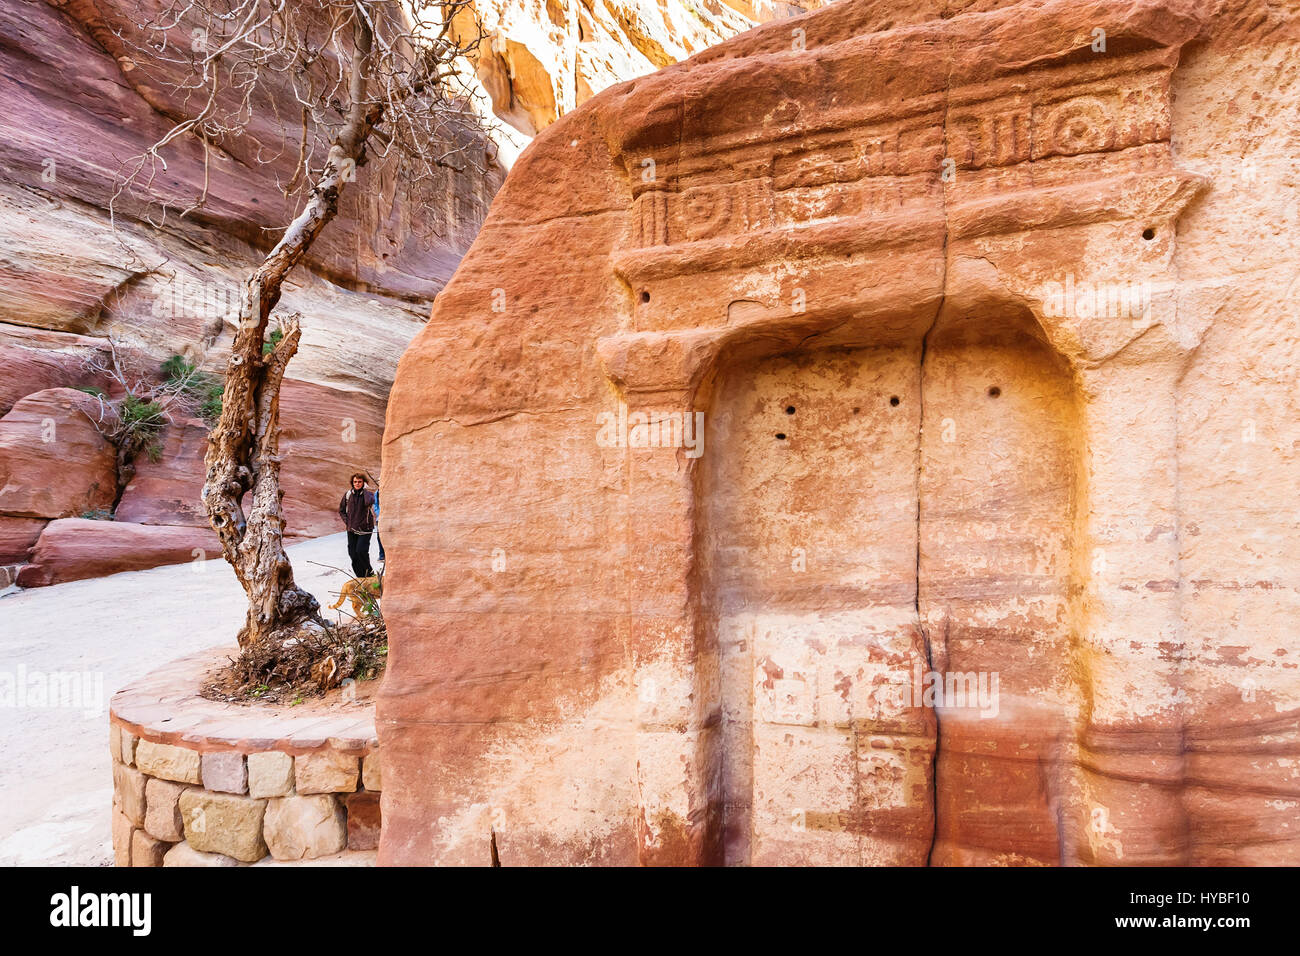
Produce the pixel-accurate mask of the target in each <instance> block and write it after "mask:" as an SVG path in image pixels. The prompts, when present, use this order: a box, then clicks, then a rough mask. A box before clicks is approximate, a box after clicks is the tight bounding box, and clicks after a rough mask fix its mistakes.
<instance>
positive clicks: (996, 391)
mask: <svg viewBox="0 0 1300 956" xmlns="http://www.w3.org/2000/svg"><path fill="white" fill-rule="evenodd" d="M1001 394H1002V389H1000V388H998V387H997V386H996V385H990V386H989V398H997V397H998V396H999V395H1001Z"/></svg>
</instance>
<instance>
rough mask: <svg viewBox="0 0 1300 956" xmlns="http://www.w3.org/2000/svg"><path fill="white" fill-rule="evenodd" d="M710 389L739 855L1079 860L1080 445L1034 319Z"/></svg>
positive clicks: (707, 546) (731, 786) (715, 628)
mask: <svg viewBox="0 0 1300 956" xmlns="http://www.w3.org/2000/svg"><path fill="white" fill-rule="evenodd" d="M712 396H713V397H712V403H711V414H710V415H709V418H708V432H707V437H708V446H707V447H708V449H709V450H708V453H707V454H706V455H705V456H704V458H703V470H702V472H701V474H700V479H699V480H700V486H699V487H700V491H701V496H702V500H703V514H702V519H701V525H700V529H701V533H702V539H703V540H702V547H701V548H700V554H701V559H702V566H701V568H702V581H703V582H704V585H703V587H702V589H701V595H702V602H703V604H704V621H705V627H706V629H707V636H708V644H709V646H710V647H711V648H712V649H713V651H714V652H715V653H716V660H717V661H718V672H719V675H718V676H719V680H718V682H717V686H718V688H719V689H718V694H719V696H720V700H718V701H717V707H718V710H719V712H720V714H721V724H720V731H719V733H718V734H717V738H716V739H717V745H716V747H715V748H714V750H713V752H712V753H711V756H710V760H711V763H712V765H713V771H714V774H715V776H716V779H717V780H718V781H719V783H718V791H719V792H718V793H717V794H716V797H715V806H716V808H717V814H718V815H719V816H720V817H721V819H720V820H719V821H718V822H719V823H720V825H721V828H722V836H723V841H722V842H723V845H724V851H723V852H724V858H725V860H726V862H728V863H740V864H744V863H752V864H756V865H761V864H767V863H803V864H831V863H858V864H882V865H883V864H903V865H907V864H911V865H915V864H924V863H927V862H930V863H967V864H972V863H974V864H978V863H992V862H1008V863H1012V862H1019V863H1024V862H1034V861H1038V862H1055V861H1057V860H1058V859H1059V858H1060V855H1061V849H1060V848H1061V837H1060V831H1061V822H1060V815H1061V799H1062V796H1063V794H1062V790H1063V788H1064V786H1065V785H1064V783H1063V777H1062V775H1063V774H1066V773H1068V769H1069V768H1068V767H1067V766H1066V763H1067V759H1066V757H1065V752H1064V751H1063V749H1062V748H1063V747H1064V746H1066V745H1067V744H1068V741H1069V740H1071V739H1072V737H1071V735H1070V733H1069V732H1068V727H1069V726H1070V725H1071V723H1072V720H1071V717H1072V716H1073V715H1074V714H1075V713H1076V711H1075V710H1072V708H1077V706H1078V693H1077V691H1076V687H1077V685H1078V682H1077V680H1076V679H1075V676H1074V671H1073V667H1072V656H1073V653H1074V645H1073V640H1072V637H1073V634H1074V633H1075V623H1076V622H1075V618H1076V616H1077V612H1076V609H1075V608H1073V607H1072V605H1071V595H1072V593H1077V590H1075V591H1072V581H1073V580H1074V575H1076V574H1077V573H1078V572H1077V569H1076V564H1077V556H1076V555H1074V554H1073V553H1072V550H1073V549H1072V540H1073V539H1074V537H1075V521H1076V515H1077V514H1079V513H1080V511H1081V504H1080V496H1081V493H1082V483H1081V481H1080V479H1079V474H1080V460H1081V455H1080V453H1079V449H1078V448H1076V447H1075V443H1076V441H1077V438H1076V436H1078V435H1080V434H1081V430H1080V428H1079V422H1078V415H1079V410H1078V401H1077V396H1076V389H1075V385H1074V383H1073V379H1072V376H1071V374H1070V372H1069V369H1068V368H1067V366H1066V365H1065V363H1064V362H1063V361H1061V360H1060V358H1059V357H1058V356H1057V354H1056V353H1055V352H1054V351H1053V350H1052V349H1051V348H1050V347H1049V346H1048V345H1047V344H1046V342H1045V341H1044V340H1043V337H1042V333H1041V331H1040V330H1039V328H1038V326H1037V324H1036V323H1035V322H1034V321H1033V319H1032V317H1030V316H1029V315H1027V314H1021V313H1018V312H1016V311H1015V310H1014V309H1007V308H1002V309H991V310H987V311H986V312H984V313H980V314H972V313H969V312H963V313H961V314H956V313H955V312H953V313H952V314H949V310H945V314H944V315H943V316H942V317H941V318H940V320H939V321H938V322H937V323H936V324H935V326H934V327H933V328H932V329H930V330H929V332H928V334H927V335H926V336H925V337H924V338H923V339H916V340H913V341H904V342H892V343H882V344H879V345H876V346H873V347H866V348H852V349H826V350H821V351H811V352H798V353H793V354H782V355H776V356H769V357H764V358H760V359H748V360H744V361H741V362H738V363H733V364H730V365H724V366H723V367H722V368H721V369H720V371H719V372H718V375H717V378H716V381H715V386H714V388H713V389H712ZM931 673H938V674H940V675H942V676H941V677H940V678H939V682H938V683H936V681H935V679H934V678H933V677H930V676H929V675H930V674H931ZM927 686H928V687H930V688H931V695H932V696H931V698H930V699H929V700H927V699H926V688H927ZM940 691H941V693H940Z"/></svg>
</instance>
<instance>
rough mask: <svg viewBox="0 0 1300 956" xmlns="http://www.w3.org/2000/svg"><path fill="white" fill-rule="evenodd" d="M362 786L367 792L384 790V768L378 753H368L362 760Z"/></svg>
mask: <svg viewBox="0 0 1300 956" xmlns="http://www.w3.org/2000/svg"><path fill="white" fill-rule="evenodd" d="M361 785H362V786H364V787H365V788H366V789H367V790H383V789H384V766H383V764H382V763H381V762H380V759H379V754H378V752H374V753H368V754H366V755H365V757H363V758H362V760H361Z"/></svg>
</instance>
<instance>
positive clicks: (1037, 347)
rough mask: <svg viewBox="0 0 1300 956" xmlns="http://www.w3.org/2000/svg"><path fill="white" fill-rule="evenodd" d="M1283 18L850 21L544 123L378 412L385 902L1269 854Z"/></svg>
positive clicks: (1282, 464)
mask: <svg viewBox="0 0 1300 956" xmlns="http://www.w3.org/2000/svg"><path fill="white" fill-rule="evenodd" d="M1292 6H1293V5H1292ZM1297 24H1300V19H1297V17H1296V16H1295V10H1294V9H1284V7H1283V6H1277V5H1274V4H1270V3H1265V2H1261V0H1233V2H1228V3H1216V2H1198V0H1139V2H1130V0H1124V2H1109V0H1101V2H1088V3H1076V2H1072V0H1071V2H1066V0H1026V2H1021V3H1005V2H997V0H984V2H979V0H977V2H974V3H956V4H953V3H937V2H930V0H918V2H915V3H903V4H896V3H891V4H886V3H878V2H874V0H844V2H841V3H837V4H834V5H832V6H830V7H827V8H826V9H824V10H819V11H816V12H814V13H811V14H808V15H806V16H802V17H799V18H796V19H792V20H788V21H784V22H781V23H771V24H768V25H766V26H763V27H760V28H758V29H756V30H754V31H751V32H749V33H747V34H745V35H744V36H742V37H738V38H736V39H733V40H730V41H728V42H725V43H723V44H721V45H719V46H717V47H714V48H711V49H709V50H707V51H705V52H703V53H701V54H698V55H696V56H695V57H693V58H691V59H690V60H687V61H685V62H684V63H681V64H678V65H675V66H670V67H667V68H665V69H663V70H661V71H659V72H657V73H655V74H653V75H651V76H648V77H644V78H641V79H639V80H636V81H635V82H631V83H626V84H622V85H620V86H617V87H614V88H612V89H610V90H607V91H605V92H604V93H601V94H599V95H597V96H595V97H593V98H592V99H591V100H590V101H588V102H587V103H586V104H585V105H583V106H581V107H579V108H578V109H576V110H574V111H573V112H571V113H569V114H567V115H565V116H562V117H560V119H559V120H558V121H556V122H554V123H553V124H551V125H550V126H549V127H548V128H547V129H545V130H543V132H542V133H541V134H540V135H539V136H538V137H537V139H536V140H535V141H534V142H533V144H532V146H531V147H530V148H529V149H528V151H527V152H525V153H524V155H523V156H522V157H521V158H520V160H519V162H518V163H517V164H516V165H515V167H514V169H513V170H512V172H511V174H510V176H509V177H508V179H507V181H506V183H505V185H504V187H503V188H502V191H501V193H500V194H499V195H498V197H497V200H496V202H495V204H494V206H493V209H492V214H491V215H490V216H489V218H488V221H487V222H486V224H485V225H484V227H483V230H482V232H481V233H480V235H479V238H478V241H477V242H476V244H475V246H474V248H473V250H471V252H470V253H469V254H468V255H467V257H466V258H465V260H464V261H463V262H462V263H461V266H460V268H459V269H458V271H457V273H456V275H455V276H454V277H453V279H452V281H451V282H450V283H449V285H448V286H447V288H446V289H445V290H444V291H443V293H442V295H441V296H440V297H439V299H438V301H437V303H436V304H435V307H434V309H433V314H432V317H431V319H430V322H429V324H428V325H427V326H426V327H425V328H424V329H423V330H422V331H421V332H420V334H419V336H417V338H416V339H415V341H414V342H413V343H412V345H411V347H410V348H409V349H408V351H407V352H406V354H405V355H404V356H403V358H402V361H401V364H400V366H399V370H398V375H397V379H396V384H395V386H394V390H393V394H392V399H391V402H390V405H389V410H388V422H387V428H386V431H385V438H384V442H385V444H384V468H385V472H386V474H388V475H389V476H391V477H390V479H389V480H390V482H391V485H390V487H389V488H388V490H387V494H388V499H387V501H388V506H387V507H388V509H389V510H388V511H386V515H387V518H386V534H385V540H386V542H387V547H388V555H389V574H388V581H387V585H386V590H385V617H386V619H387V621H388V624H389V633H390V635H391V639H392V642H393V656H392V664H391V667H390V670H389V673H388V676H387V678H386V681H385V685H384V688H383V690H382V692H381V698H380V701H379V709H378V724H379V736H380V741H381V746H382V748H383V753H384V778H385V779H384V783H385V789H384V806H383V809H384V838H383V842H382V845H381V850H380V855H381V862H387V863H408V864H409V863H421V864H425V863H429V862H442V863H470V864H473V863H477V864H486V863H487V860H488V842H489V834H491V835H492V836H493V838H494V840H495V846H496V847H497V848H498V849H499V853H500V859H501V861H502V863H503V864H504V865H523V864H530V863H618V864H626V863H635V862H641V863H672V864H681V863H739V864H744V863H754V864H788V863H820V864H829V863H865V864H891V863H892V864H902V863H906V864H925V863H932V864H963V863H974V864H990V863H1000V864H1053V863H1062V864H1078V863H1097V864H1120V865H1131V864H1211V865H1213V864H1270V863H1271V864H1290V865H1294V864H1296V863H1298V862H1300V830H1298V829H1297V826H1296V819H1297V816H1296V814H1297V807H1298V806H1300V670H1298V668H1300V637H1298V636H1297V635H1298V634H1300V631H1297V628H1296V626H1295V622H1294V618H1295V609H1296V605H1297V601H1298V598H1297V595H1300V576H1298V572H1297V568H1300V535H1297V534H1296V525H1297V518H1296V514H1297V513H1296V509H1295V505H1294V498H1295V489H1296V488H1297V487H1300V444H1297V441H1298V436H1297V434H1296V428H1295V422H1296V421H1297V419H1298V418H1300V415H1298V412H1300V408H1298V407H1297V406H1298V404H1300V398H1297V394H1296V390H1295V388H1294V384H1293V379H1294V369H1295V368H1296V367H1297V365H1300V334H1298V333H1297V329H1300V304H1298V303H1297V300H1296V298H1295V296H1294V295H1292V294H1291V290H1292V289H1293V287H1294V284H1295V277H1296V274H1297V272H1298V271H1300V250H1297V247H1296V244H1295V243H1294V241H1293V240H1294V234H1295V225H1296V210H1297V208H1300V202H1298V200H1300V180H1298V179H1297V177H1296V175H1295V163H1296V158H1295V157H1296V156H1297V149H1296V147H1297V140H1296V129H1297V126H1296V123H1295V121H1294V115H1295V104H1296V102H1297V97H1298V96H1300V85H1298V84H1300V67H1298V66H1297V64H1300V28H1298V27H1297ZM699 416H702V421H703V424H702V425H699V424H697V423H699V422H700V421H701V419H700V417H699Z"/></svg>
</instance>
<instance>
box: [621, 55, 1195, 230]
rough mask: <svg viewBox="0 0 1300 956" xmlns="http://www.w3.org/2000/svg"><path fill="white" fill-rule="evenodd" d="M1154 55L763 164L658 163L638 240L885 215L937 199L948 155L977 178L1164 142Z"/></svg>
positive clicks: (747, 157) (643, 197) (784, 150)
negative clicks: (1055, 160) (985, 172)
mask: <svg viewBox="0 0 1300 956" xmlns="http://www.w3.org/2000/svg"><path fill="white" fill-rule="evenodd" d="M1152 56H1153V55H1152V54H1150V53H1144V54H1136V55H1134V56H1133V57H1129V58H1127V61H1126V60H1122V59H1121V60H1116V61H1113V62H1109V63H1107V64H1106V69H1107V70H1108V71H1109V75H1107V76H1098V75H1097V71H1096V69H1095V68H1093V67H1089V68H1088V69H1087V70H1076V71H1075V72H1074V73H1073V74H1072V76H1071V78H1070V81H1069V82H1067V83H1064V84H1063V83H1062V82H1061V80H1060V79H1059V78H1058V77H1052V83H1051V84H1048V83H1046V82H1044V83H1043V84H1042V85H1041V87H1039V88H1038V90H1037V95H1036V96H1034V97H1033V98H1030V97H1029V96H1027V95H1026V94H1025V93H1023V92H1021V89H1020V87H1017V88H1016V89H1015V90H1011V91H1008V92H1004V91H1002V90H998V89H996V88H995V89H993V90H992V91H991V95H990V90H988V89H987V88H981V89H980V90H979V95H975V93H974V91H970V90H967V91H963V90H960V89H959V90H955V91H953V93H952V104H951V106H950V108H949V112H948V114H947V116H946V117H945V116H943V115H941V114H940V113H938V112H931V113H927V114H924V115H921V116H912V117H909V118H908V119H907V120H905V121H902V122H895V123H893V124H885V125H882V124H879V123H876V124H869V125H863V126H860V127H858V128H851V129H849V130H847V131H843V130H841V131H839V132H837V133H835V134H834V135H833V138H830V139H828V138H827V137H826V136H825V135H822V136H820V137H819V136H817V135H808V136H805V137H803V138H802V139H799V140H797V142H798V143H799V145H797V146H794V145H791V142H792V141H791V140H790V139H789V138H788V137H787V138H786V139H783V140H782V141H780V142H773V143H770V144H767V146H766V147H765V151H764V153H763V154H762V155H761V156H760V158H759V159H757V160H755V159H754V158H753V153H754V147H753V146H752V145H751V146H746V147H744V148H737V149H731V150H727V149H723V150H720V151H716V152H714V151H712V150H708V149H706V150H704V151H702V154H701V155H703V156H707V157H708V160H707V162H706V161H703V160H700V159H693V160H692V159H682V160H678V161H676V162H663V163H661V164H660V166H659V170H658V172H659V176H660V179H659V180H658V181H657V182H655V183H653V184H651V185H649V186H646V185H643V184H641V183H638V184H637V190H636V192H637V193H638V195H637V198H636V200H635V202H634V206H635V210H634V222H635V223H636V224H637V225H636V228H635V229H634V230H633V232H632V236H633V240H634V241H635V243H636V247H637V248H651V247H655V246H664V245H676V244H679V243H690V242H698V241H702V240H707V239H714V238H718V237H721V236H731V235H742V234H750V233H753V232H755V231H761V230H764V229H774V228H788V227H791V226H799V225H804V224H810V223H814V222H818V221H822V220H826V219H831V218H839V217H854V216H875V215H882V214H886V213H889V212H891V211H895V210H898V209H900V208H902V207H905V206H906V205H908V204H909V203H911V202H916V201H924V200H927V199H932V198H933V197H934V194H935V192H936V191H937V190H938V189H939V188H940V187H941V185H942V180H941V179H940V176H941V173H942V171H943V161H944V160H945V159H951V160H952V161H953V163H954V164H955V167H956V168H960V169H963V170H967V171H978V170H983V169H995V168H1005V167H1013V166H1017V165H1019V164H1022V163H1029V162H1038V161H1042V160H1047V159H1050V158H1053V157H1071V156H1079V155H1083V154H1087V153H1101V152H1113V151H1119V150H1125V149H1130V148H1132V147H1137V146H1143V145H1146V144H1151V143H1158V142H1164V141H1167V140H1168V136H1169V107H1168V102H1167V96H1168V94H1167V89H1166V87H1165V83H1166V80H1167V72H1166V71H1165V70H1164V69H1163V68H1153V64H1152V63H1151V62H1149V61H1150V60H1151V57H1152ZM1156 66H1157V67H1158V64H1156ZM1120 76H1122V77H1123V82H1122V83H1121V82H1120V81H1119V77H1120ZM1043 79H1044V80H1046V79H1047V77H1043ZM1021 86H1023V83H1022V84H1021ZM1126 161H1127V160H1126ZM1139 161H1140V162H1142V163H1149V158H1142V157H1138V158H1135V159H1134V160H1133V162H1139ZM633 172H639V170H633ZM635 178H636V177H634V179H635ZM669 184H671V185H669Z"/></svg>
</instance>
